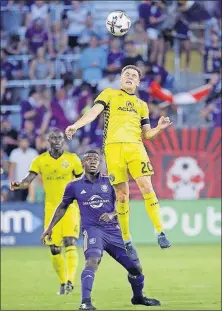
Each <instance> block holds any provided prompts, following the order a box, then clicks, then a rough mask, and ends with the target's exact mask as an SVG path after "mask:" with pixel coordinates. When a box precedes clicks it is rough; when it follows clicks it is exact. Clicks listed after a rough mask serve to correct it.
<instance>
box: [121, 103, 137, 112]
mask: <svg viewBox="0 0 223 311" xmlns="http://www.w3.org/2000/svg"><path fill="white" fill-rule="evenodd" d="M125 105H126V107H118V110H121V111H128V112H135V113H137V111H136V110H135V108H134V104H133V103H131V102H130V101H127V102H126V103H125Z"/></svg>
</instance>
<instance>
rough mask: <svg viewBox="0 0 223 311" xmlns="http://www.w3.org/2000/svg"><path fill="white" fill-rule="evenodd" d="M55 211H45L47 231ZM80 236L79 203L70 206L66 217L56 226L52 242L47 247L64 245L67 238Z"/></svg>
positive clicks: (47, 242) (48, 242)
mask: <svg viewBox="0 0 223 311" xmlns="http://www.w3.org/2000/svg"><path fill="white" fill-rule="evenodd" d="M54 211H55V210H53V209H49V207H48V208H46V209H45V219H44V228H45V229H46V228H47V226H48V225H49V222H50V221H51V219H52V216H53V214H54ZM79 234H80V212H79V207H78V205H77V203H76V202H75V203H73V204H72V205H70V206H69V207H68V209H67V211H66V214H65V215H64V217H63V218H62V219H61V220H60V221H59V222H58V223H57V224H56V226H55V227H54V228H53V232H52V240H51V241H47V240H46V245H57V246H62V245H63V239H64V238H65V237H74V238H76V239H78V238H79Z"/></svg>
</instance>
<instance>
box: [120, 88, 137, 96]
mask: <svg viewBox="0 0 223 311" xmlns="http://www.w3.org/2000/svg"><path fill="white" fill-rule="evenodd" d="M121 91H122V92H125V93H126V94H128V95H130V96H134V95H135V93H133V94H130V93H128V92H126V91H125V90H123V89H121Z"/></svg>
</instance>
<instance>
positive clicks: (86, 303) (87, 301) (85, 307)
mask: <svg viewBox="0 0 223 311" xmlns="http://www.w3.org/2000/svg"><path fill="white" fill-rule="evenodd" d="M79 310H96V308H95V307H94V306H93V305H92V303H91V299H90V298H89V299H83V301H82V303H81V305H80V308H79Z"/></svg>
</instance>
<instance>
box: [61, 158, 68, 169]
mask: <svg viewBox="0 0 223 311" xmlns="http://www.w3.org/2000/svg"><path fill="white" fill-rule="evenodd" d="M61 166H62V167H63V168H68V167H70V163H69V162H68V161H66V160H65V161H63V162H62V163H61Z"/></svg>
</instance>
